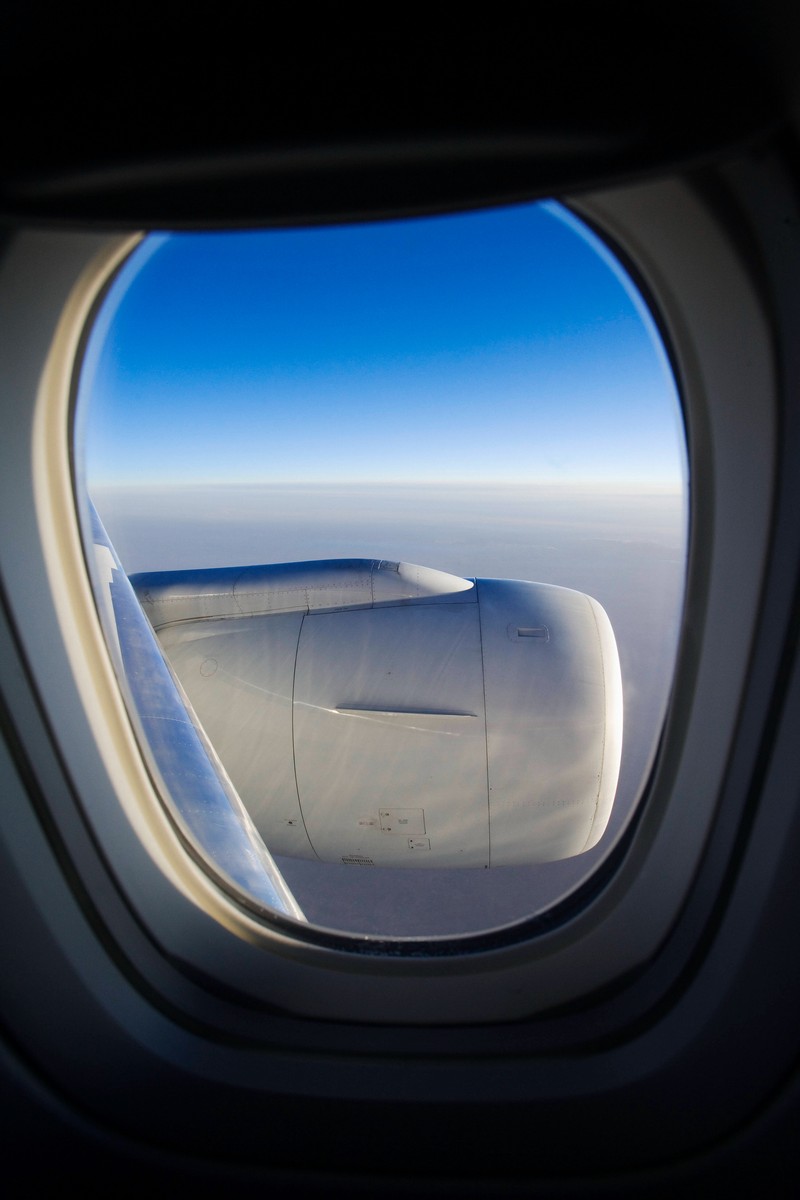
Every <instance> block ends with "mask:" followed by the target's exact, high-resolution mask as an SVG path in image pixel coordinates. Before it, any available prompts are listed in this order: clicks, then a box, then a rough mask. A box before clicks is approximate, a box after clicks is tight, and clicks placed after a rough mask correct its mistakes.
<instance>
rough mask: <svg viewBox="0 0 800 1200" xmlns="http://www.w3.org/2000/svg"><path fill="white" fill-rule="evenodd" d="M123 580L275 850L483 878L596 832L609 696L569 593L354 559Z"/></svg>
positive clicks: (613, 714) (601, 643)
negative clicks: (473, 870)
mask: <svg viewBox="0 0 800 1200" xmlns="http://www.w3.org/2000/svg"><path fill="white" fill-rule="evenodd" d="M131 582H132V583H133V585H134V588H135V590H136V593H137V595H138V596H139V599H140V601H141V602H142V605H143V607H144V609H145V611H146V612H147V614H148V616H149V617H150V620H151V623H152V625H153V627H154V629H155V631H156V633H157V636H158V638H159V641H160V642H161V645H162V648H163V650H164V652H165V654H166V656H167V658H168V660H169V662H170V664H171V666H172V668H173V670H174V672H175V674H176V675H177V677H178V679H179V680H180V682H181V684H182V685H183V688H184V690H185V692H186V695H187V696H188V698H189V700H190V702H191V704H192V705H193V707H194V709H195V712H196V714H197V716H198V717H199V720H200V721H201V723H202V725H203V727H204V729H205V731H206V733H207V734H208V737H209V739H210V740H211V742H212V743H213V745H214V748H215V749H216V751H217V753H218V755H219V757H220V759H221V760H222V762H223V764H224V766H225V768H226V769H227V772H228V774H229V776H230V778H231V780H232V781H233V783H234V785H235V786H236V788H237V790H238V792H239V795H240V796H241V798H242V800H243V802H244V803H245V805H246V806H247V809H248V811H249V812H250V815H251V816H252V818H253V820H254V822H255V824H256V826H257V828H258V829H259V831H260V833H261V835H262V837H263V839H264V841H265V842H266V844H267V846H268V848H269V850H270V851H271V852H272V853H275V854H285V855H291V856H295V857H300V858H316V859H321V860H323V861H326V862H339V863H340V862H345V863H352V864H355V865H363V866H372V865H375V866H395V867H396V866H408V867H425V866H429V867H488V866H502V865H509V864H531V863H537V862H550V861H553V860H555V859H560V858H568V857H570V856H572V855H575V854H580V853H581V852H582V851H584V850H588V849H589V848H590V847H591V846H593V845H594V844H595V843H596V842H597V841H598V839H599V838H600V836H601V835H602V833H603V831H604V829H605V827H606V825H607V822H608V818H609V814H610V811H611V806H612V804H613V800H614V795H615V792H616V786H617V779H618V776H619V765H620V756H621V750H622V685H621V680H620V668H619V657H618V654H617V647H616V642H615V640H614V634H613V632H612V629H611V625H610V622H609V620H608V617H607V616H606V613H605V612H604V610H603V609H602V608H601V606H600V605H599V604H598V603H597V601H596V600H593V599H592V598H591V597H589V596H586V595H584V594H583V593H582V592H576V591H571V590H569V589H567V588H560V587H553V586H551V585H548V584H540V583H526V582H522V581H517V580H507V579H476V580H467V579H461V578H459V577H457V576H453V575H448V574H446V573H444V572H441V571H435V570H431V569H429V568H425V567H416V566H413V565H411V564H408V563H392V562H385V561H378V560H376V561H372V560H360V559H348V560H336V561H330V562H311V563H289V564H280V565H276V566H264V567H245V568H238V569H237V568H225V569H220V570H212V571H183V572H173V573H161V574H149V575H137V576H133V577H132V580H131Z"/></svg>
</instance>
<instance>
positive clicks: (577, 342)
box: [75, 202, 687, 937]
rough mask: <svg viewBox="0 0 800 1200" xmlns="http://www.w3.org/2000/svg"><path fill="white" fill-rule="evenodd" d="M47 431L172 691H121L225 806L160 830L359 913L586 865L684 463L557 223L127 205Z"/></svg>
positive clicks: (575, 871) (660, 650)
mask: <svg viewBox="0 0 800 1200" xmlns="http://www.w3.org/2000/svg"><path fill="white" fill-rule="evenodd" d="M75 438H76V446H77V455H76V459H77V462H78V474H79V486H81V487H83V488H85V490H86V493H87V495H88V497H89V498H90V500H91V501H92V503H93V505H94V506H95V508H96V510H97V512H98V514H99V519H100V521H101V522H102V525H104V526H105V530H106V532H107V535H108V547H107V550H106V551H105V553H107V554H108V555H109V556H112V557H113V556H114V555H116V560H117V562H116V565H115V566H114V574H115V576H119V578H120V579H122V577H123V573H124V575H126V576H127V577H128V579H129V580H130V584H131V588H132V593H131V594H132V595H135V596H136V598H137V601H138V606H140V608H141V610H142V611H143V612H144V614H145V615H146V618H147V621H146V622H144V623H143V625H142V629H143V630H144V632H141V631H140V633H138V634H137V637H141V638H145V639H146V637H147V636H148V635H149V631H150V630H152V631H154V635H150V636H153V644H152V647H151V646H149V645H148V649H147V654H148V655H149V656H150V657H148V660H147V661H148V662H152V661H154V660H153V659H152V655H153V654H155V656H156V659H159V658H160V655H162V654H163V657H164V659H165V660H166V663H167V664H168V668H167V669H166V670H167V676H168V678H169V679H171V680H172V686H173V687H174V688H175V696H177V698H178V701H177V702H178V704H179V706H180V712H181V713H184V712H185V713H186V714H188V716H187V717H186V721H185V722H184V719H183V717H181V719H180V720H179V721H176V720H175V718H174V712H175V711H177V710H175V709H174V704H175V696H173V697H172V699H170V700H169V704H170V705H172V706H173V707H171V708H170V709H169V713H167V711H166V709H165V708H164V707H163V705H162V700H160V699H159V700H158V701H157V702H156V701H153V700H152V697H150V698H149V699H148V698H144V699H143V698H142V697H146V696H147V695H149V693H148V691H147V687H146V686H145V684H142V686H141V687H139V690H138V691H137V688H136V687H131V688H129V697H131V696H133V693H134V692H135V693H136V695H135V696H133V699H132V700H131V702H132V703H135V704H136V705H137V707H139V706H140V705H145V706H146V705H148V704H151V705H155V708H154V709H153V712H155V713H156V715H155V716H153V715H152V712H151V711H150V710H149V709H148V710H147V713H145V715H144V716H143V715H142V712H143V710H142V709H141V708H140V714H139V726H138V727H139V730H140V734H141V736H142V738H143V740H144V741H145V742H147V743H148V744H149V745H150V746H151V749H152V746H153V745H154V743H155V742H156V741H158V740H159V739H160V749H159V750H158V753H159V754H161V755H162V758H161V759H160V760H159V763H160V765H159V772H160V775H161V778H162V780H164V781H165V783H164V786H165V787H168V788H169V789H170V790H171V791H172V794H173V803H174V804H175V805H177V806H178V807H180V806H181V805H184V806H185V808H184V811H187V812H188V811H189V810H190V809H192V807H193V804H194V809H195V810H196V809H198V807H201V806H199V805H198V803H195V802H194V801H193V799H192V796H193V791H192V789H193V788H194V787H195V786H196V785H195V782H194V781H195V779H196V774H190V776H187V774H186V772H185V771H183V772H182V773H181V772H177V773H176V775H175V777H176V779H179V780H180V782H170V780H171V778H172V777H171V775H170V768H169V767H165V766H164V762H165V761H166V760H165V759H164V757H163V755H166V756H167V758H168V756H169V754H170V753H171V752H172V750H174V749H175V745H176V744H177V743H176V739H177V736H178V735H177V734H174V733H173V732H172V731H174V729H175V727H176V726H180V728H181V729H182V730H183V731H184V734H185V736H186V737H191V738H195V739H196V740H198V744H199V747H200V748H199V750H198V748H197V747H195V749H194V750H193V753H199V754H200V755H201V757H202V755H203V754H207V755H208V761H209V762H210V763H211V764H212V768H213V769H212V774H213V773H214V771H215V770H216V771H217V775H218V780H219V786H220V787H221V792H220V795H221V796H222V799H221V800H220V803H221V804H222V807H223V809H225V808H226V805H227V806H228V807H227V809H226V811H228V815H230V813H231V812H232V813H234V814H235V816H236V821H238V822H239V823H240V825H241V829H240V833H236V832H235V831H234V830H231V829H228V828H227V826H226V830H227V832H225V833H224V836H223V835H221V834H219V829H218V824H215V821H216V818H214V820H212V821H211V822H210V824H209V825H208V827H209V828H210V827H211V825H213V826H214V833H213V836H212V834H211V833H209V834H208V838H207V839H206V833H204V832H203V829H205V828H206V827H205V826H204V827H203V829H201V828H200V825H197V826H196V827H193V831H192V830H190V831H189V834H190V837H191V838H194V842H195V845H199V848H200V853H201V856H205V858H206V860H207V861H209V862H210V865H211V866H212V868H213V867H214V865H215V862H214V860H215V859H216V866H218V867H219V868H220V871H221V872H222V874H224V876H225V878H227V879H228V880H231V879H232V880H233V882H234V884H235V885H236V886H237V887H239V888H240V889H241V890H242V891H243V892H244V893H246V894H248V895H250V896H252V895H253V894H255V895H256V899H257V900H258V901H259V902H260V903H263V904H264V905H265V906H266V907H269V906H270V905H273V906H275V907H277V908H278V910H282V911H285V912H288V913H289V914H290V915H294V916H296V917H298V918H299V917H300V916H302V914H304V915H305V918H306V919H307V920H309V921H311V922H314V923H315V924H318V925H321V926H324V927H328V928H333V929H338V930H344V931H348V932H353V933H372V934H379V935H382V936H388V937H406V936H440V935H453V934H461V933H469V932H474V931H479V930H485V929H490V928H494V927H497V926H499V925H503V924H506V923H508V922H511V921H515V920H518V919H521V918H523V917H528V916H531V915H532V914H534V913H537V912H540V911H542V910H544V909H546V908H548V907H550V906H551V905H553V904H554V903H556V902H557V901H558V900H560V899H561V898H563V897H564V896H565V895H567V894H568V893H569V892H570V891H572V890H573V889H574V888H575V887H577V886H578V885H579V884H580V883H581V882H583V881H584V880H586V879H587V878H588V877H589V876H590V875H591V873H592V872H593V871H594V870H595V869H596V867H597V865H598V863H599V862H600V861H601V860H602V859H603V858H604V856H605V855H607V853H608V851H609V849H610V848H611V847H612V846H613V845H614V843H615V841H616V840H617V839H618V838H619V836H620V834H621V832H622V831H623V830H624V828H625V826H626V824H627V823H628V822H629V820H630V818H631V815H632V813H633V812H634V809H635V806H636V804H637V801H638V800H639V798H640V797H641V794H642V792H643V789H644V786H645V784H646V780H647V776H648V772H649V769H650V767H651V765H652V761H653V757H654V754H655V751H656V747H657V744H658V739H659V735H660V731H661V726H662V722H663V717H664V712H665V707H666V703H667V699H668V695H669V691H670V686H671V682H672V672H673V666H674V658H675V651H676V645H677V637H678V627H679V622H680V616H681V606H682V600H683V588H684V581H685V568H686V549H687V495H686V493H687V459H686V443H685V437H684V433H683V427H682V422H681V417H680V404H679V399H678V391H677V386H676V382H675V379H674V377H673V374H672V371H671V369H670V365H669V360H668V356H667V352H666V350H665V347H664V345H663V342H662V340H661V337H660V335H659V333H658V330H657V327H656V323H655V320H654V318H653V315H652V314H651V312H650V310H649V308H648V306H647V304H646V303H645V301H644V299H643V298H642V295H641V293H640V291H639V290H638V289H637V287H636V285H635V283H634V282H633V281H632V279H631V277H630V275H629V274H628V273H627V272H626V270H625V268H624V267H623V266H622V264H621V263H620V262H619V260H618V259H617V258H616V257H615V255H614V254H613V253H612V251H611V250H610V249H609V247H608V246H607V245H606V244H605V243H604V242H603V241H602V240H601V239H600V237H599V236H598V235H597V234H596V233H595V232H593V231H592V230H591V229H590V228H589V227H588V226H587V225H586V224H585V223H584V222H582V221H581V220H579V219H578V218H577V217H576V216H575V215H574V214H573V213H571V212H570V211H569V210H567V209H566V208H565V207H564V206H562V205H560V204H558V203H555V202H547V203H538V204H528V205H520V206H514V207H510V208H504V209H496V210H489V211H482V212H475V213H466V214H458V215H449V216H437V217H431V218H417V219H413V220H405V221H390V222H375V223H368V224H361V225H350V226H346V225H343V226H336V227H324V228H322V227H320V228H316V227H312V228H304V229H290V230H265V231H257V232H235V233H225V234H175V235H158V236H150V237H148V238H146V239H145V240H144V241H143V242H142V243H141V244H140V246H139V247H138V248H137V249H136V250H135V251H134V253H133V254H132V255H131V257H130V258H129V259H128V260H127V262H126V264H125V265H124V266H123V268H122V269H121V271H120V272H119V274H118V275H117V277H116V279H115V280H114V281H113V283H112V285H111V286H110V288H109V290H108V293H107V295H106V298H105V300H104V303H103V305H102V307H101V309H100V311H99V313H98V314H97V317H96V319H95V322H94V325H93V327H92V329H91V331H90V334H89V337H88V340H87V347H86V351H85V355H84V361H83V366H82V371H81V376H80V383H79V392H78V403H77V406H76V429H75ZM108 561H109V562H110V561H111V558H109V560H108ZM120 564H121V565H120ZM125 586H126V587H127V584H126V585H125ZM134 607H135V608H136V611H137V612H138V611H139V610H138V608H137V606H136V605H135V606H134ZM126 611H127V610H126ZM140 615H141V614H140ZM115 619H116V620H117V623H118V624H119V619H120V618H119V615H117V617H116V618H115ZM126 619H127V618H126ZM137 619H138V618H137ZM125 628H128V626H125ZM137 628H138V626H137ZM116 636H117V644H118V645H122V652H121V653H120V655H119V657H118V669H119V670H120V672H121V673H123V674H125V673H126V672H127V673H128V674H129V675H130V674H131V673H135V669H134V668H132V667H131V665H130V659H129V658H127V657H126V653H125V647H124V644H123V643H124V641H125V638H126V637H127V636H128V635H127V634H125V631H124V629H123V631H122V633H120V632H119V629H118V630H117V635H116ZM120 639H121V641H120ZM137 669H138V668H137ZM154 670H155V668H153V667H147V668H143V669H142V671H140V673H139V676H138V678H139V679H140V682H141V680H142V679H144V680H145V682H146V681H147V680H149V679H150V677H151V675H150V673H151V671H154ZM175 681H177V682H175ZM165 686H166V685H165ZM166 703H167V701H163V704H166ZM156 710H157V711H156ZM170 714H172V715H170ZM184 723H185V724H186V727H187V729H188V732H186V730H185V729H184ZM165 730H167V732H166V733H165ZM193 745H194V743H193ZM193 770H194V768H193ZM198 770H199V768H198ZM187 778H188V779H189V783H188V784H187V782H186V781H187ZM197 786H199V785H197ZM204 786H205V785H204ZM209 786H210V787H212V789H213V786H215V785H214V784H213V781H212V783H211V784H209ZM176 789H177V790H176ZM179 793H180V794H179ZM181 796H183V799H181ZM209 803H210V802H209ZM204 819H205V818H204ZM187 820H188V818H187ZM235 823H236V822H234V824H235ZM207 824H208V822H207ZM240 835H241V836H240ZM204 839H206V840H204ZM214 839H216V841H215V840H214ZM237 839H238V840H237ZM240 854H241V855H242V856H243V858H244V859H246V860H247V862H246V864H245V863H244V862H243V863H242V865H241V869H239V865H238V858H237V856H239V855H240ZM259 864H261V865H259ZM262 866H263V867H264V869H265V870H266V872H267V876H269V879H271V880H272V883H271V884H270V883H268V884H267V885H265V886H263V887H261V885H260V884H259V883H258V882H257V880H256V876H257V875H258V871H259V870H261V867H262ZM276 868H277V869H276ZM254 872H255V874H254ZM254 880H256V882H254ZM276 881H277V883H276ZM270 888H272V891H271V890H270ZM259 889H260V890H259ZM287 897H288V898H287ZM292 898H293V899H292ZM282 905H283V908H282V909H281V906H282Z"/></svg>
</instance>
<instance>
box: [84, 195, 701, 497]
mask: <svg viewBox="0 0 800 1200" xmlns="http://www.w3.org/2000/svg"><path fill="white" fill-rule="evenodd" d="M80 411H81V414H82V421H83V427H84V433H85V445H86V464H87V477H88V481H89V484H90V486H92V485H93V484H114V483H125V484H139V483H140V484H147V485H153V484H169V483H177V484H182V483H202V484H211V483H230V482H239V483H244V482H260V483H280V482H293V483H297V482H320V481H328V480H332V481H338V480H341V481H348V482H351V483H358V482H368V481H383V482H392V481H402V482H414V481H420V482H429V483H430V482H440V483H442V482H444V483H446V482H450V481H453V482H455V481H472V482H475V483H481V482H501V483H528V484H530V483H537V482H545V483H567V484H574V483H586V482H605V483H633V484H639V483H644V484H650V485H658V486H667V487H678V486H679V485H680V484H681V481H682V478H683V475H684V462H683V455H684V452H683V448H682V444H681V435H680V426H679V417H678V401H677V395H676V391H675V385H674V381H673V379H672V376H671V373H670V371H669V367H668V365H667V363H666V359H665V355H664V352H663V349H662V347H661V344H660V341H659V339H658V336H657V335H656V334H655V330H654V326H653V323H652V319H651V318H650V316H649V313H648V312H647V311H646V309H645V308H644V305H643V304H642V302H641V299H640V298H639V296H638V293H637V292H636V290H635V289H634V288H633V287H632V285H631V283H630V281H629V280H628V279H627V277H626V276H625V274H624V272H623V271H622V270H621V268H620V267H619V266H618V265H617V263H616V262H615V260H614V259H613V258H612V256H611V255H610V254H609V253H608V251H607V250H606V249H605V247H604V246H603V245H602V243H600V242H599V240H598V239H597V238H595V236H594V235H593V234H591V233H590V232H589V231H588V230H587V229H586V227H585V226H583V224H582V223H581V222H579V221H578V220H577V219H576V218H574V217H573V216H571V215H570V214H568V213H567V212H566V211H565V210H564V209H563V208H561V207H560V206H559V205H556V204H538V205H522V206H516V207H512V208H507V209H497V210H489V211H485V212H479V213H470V214H462V215H457V216H446V217H435V218H424V219H415V220H411V221H405V222H400V221H393V222H386V223H375V224H363V225H358V226H339V227H330V228H324V229H322V228H317V229H305V230H269V231H262V232H255V233H251V232H248V233H226V234H181V235H170V236H155V237H151V238H150V239H148V240H147V241H146V242H145V243H144V245H143V246H142V247H141V248H140V250H138V251H137V252H136V253H135V254H134V255H133V256H132V258H131V259H130V260H129V262H128V264H127V265H126V266H125V267H124V268H123V271H122V272H121V274H120V276H119V278H118V280H117V282H116V283H115V284H114V286H113V287H112V289H111V291H110V294H109V296H108V299H107V301H106V303H105V306H104V309H103V311H102V313H101V315H100V317H99V319H98V321H97V323H96V326H95V329H94V331H93V333H92V335H91V338H90V342H89V347H88V350H87V355H86V358H85V363H84V369H83V374H82V381H81V396H80Z"/></svg>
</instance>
